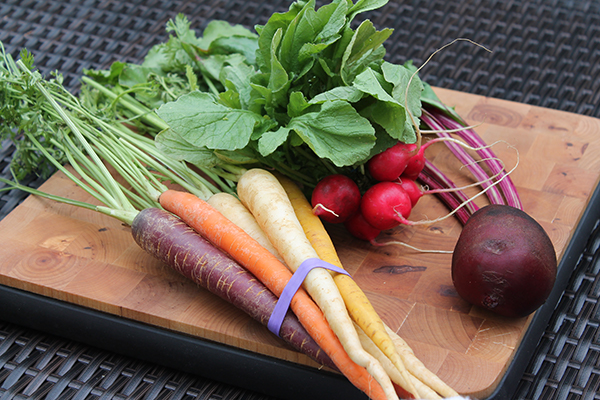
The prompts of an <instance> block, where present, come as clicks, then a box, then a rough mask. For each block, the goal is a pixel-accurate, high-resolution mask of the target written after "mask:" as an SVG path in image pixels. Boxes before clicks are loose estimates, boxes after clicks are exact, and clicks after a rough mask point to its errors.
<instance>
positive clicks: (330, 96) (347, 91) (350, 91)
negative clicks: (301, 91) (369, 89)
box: [310, 86, 363, 104]
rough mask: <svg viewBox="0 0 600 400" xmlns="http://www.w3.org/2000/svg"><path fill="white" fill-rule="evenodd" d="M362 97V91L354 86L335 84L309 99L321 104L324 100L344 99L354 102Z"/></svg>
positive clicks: (312, 102) (313, 102) (311, 101)
mask: <svg viewBox="0 0 600 400" xmlns="http://www.w3.org/2000/svg"><path fill="white" fill-rule="evenodd" d="M362 97H363V91H361V90H360V89H358V88H356V87H354V86H336V87H334V88H333V89H331V90H328V91H326V92H323V93H320V94H318V95H316V96H315V97H313V98H312V99H311V100H310V103H311V104H321V103H324V102H326V101H333V100H345V101H347V102H349V103H356V102H357V101H359V100H360V99H362Z"/></svg>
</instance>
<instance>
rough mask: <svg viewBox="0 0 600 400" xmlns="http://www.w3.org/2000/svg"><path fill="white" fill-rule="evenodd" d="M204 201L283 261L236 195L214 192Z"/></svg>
mask: <svg viewBox="0 0 600 400" xmlns="http://www.w3.org/2000/svg"><path fill="white" fill-rule="evenodd" d="M206 202H207V203H208V204H210V205H211V206H213V207H214V208H215V209H216V210H217V211H219V212H220V213H221V214H223V216H225V217H226V218H227V219H228V220H230V221H231V222H233V223H234V224H236V225H237V226H239V227H240V228H242V229H243V230H244V231H245V232H246V233H247V234H248V235H250V236H251V237H252V238H253V239H254V240H256V241H257V242H258V243H260V244H261V245H262V246H263V247H264V248H265V249H267V250H269V252H270V253H271V254H273V255H274V256H275V257H277V258H278V259H279V261H281V262H283V258H282V257H281V255H280V254H279V252H278V251H277V249H276V248H275V247H274V246H273V244H272V243H271V241H270V240H269V238H268V237H267V235H265V232H264V231H263V230H262V229H261V227H260V226H259V225H258V223H257V222H256V219H255V218H254V215H252V213H251V212H250V211H248V209H247V208H246V207H245V206H244V205H243V204H242V202H241V201H240V200H239V199H238V198H237V197H235V196H234V195H232V194H230V193H225V192H222V193H215V194H213V195H212V196H211V197H209V198H208V200H207V201H206Z"/></svg>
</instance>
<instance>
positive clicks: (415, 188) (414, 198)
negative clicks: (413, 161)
mask: <svg viewBox="0 0 600 400" xmlns="http://www.w3.org/2000/svg"><path fill="white" fill-rule="evenodd" d="M398 183H399V184H400V186H402V188H403V189H404V190H406V193H407V194H408V197H410V204H411V206H412V207H414V206H415V204H417V202H418V201H419V199H420V198H421V197H423V194H424V192H423V190H422V189H421V186H420V185H419V184H418V183H417V182H415V181H414V179H410V178H404V177H402V176H401V177H400V178H399V179H398Z"/></svg>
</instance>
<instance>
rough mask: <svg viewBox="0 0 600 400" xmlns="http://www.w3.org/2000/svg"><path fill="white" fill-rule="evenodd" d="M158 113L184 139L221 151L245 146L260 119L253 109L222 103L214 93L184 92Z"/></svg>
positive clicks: (162, 107) (198, 145)
mask: <svg viewBox="0 0 600 400" xmlns="http://www.w3.org/2000/svg"><path fill="white" fill-rule="evenodd" d="M157 112H158V115H159V116H160V117H161V118H162V119H163V120H164V121H165V122H166V123H167V124H168V125H169V126H170V128H171V129H173V130H174V131H175V132H177V134H178V135H179V136H181V138H183V139H184V140H185V141H187V142H189V143H191V144H192V145H194V146H196V147H207V148H209V149H219V150H236V149H241V148H244V147H245V146H246V145H247V144H248V142H249V140H250V136H251V135H252V131H253V130H254V126H255V125H256V123H257V122H260V119H261V117H260V116H259V115H257V114H255V113H253V112H250V111H246V110H239V109H233V108H230V107H226V106H224V105H222V104H219V103H218V102H217V100H216V99H215V97H214V96H213V95H211V94H209V93H203V92H192V93H190V94H187V95H183V96H181V97H180V98H179V99H177V101H174V102H170V103H167V104H164V105H162V106H161V107H160V108H159V109H158V111H157Z"/></svg>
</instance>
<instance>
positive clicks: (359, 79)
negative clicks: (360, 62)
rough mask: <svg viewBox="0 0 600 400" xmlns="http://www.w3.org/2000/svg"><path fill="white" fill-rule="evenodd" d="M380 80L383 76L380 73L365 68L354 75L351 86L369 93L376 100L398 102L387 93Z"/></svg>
mask: <svg viewBox="0 0 600 400" xmlns="http://www.w3.org/2000/svg"><path fill="white" fill-rule="evenodd" d="M382 80H383V77H382V76H381V75H380V74H378V73H377V72H375V71H374V70H373V69H371V68H367V69H365V70H364V71H363V72H361V73H360V74H358V75H357V76H356V78H355V79H354V82H352V86H353V87H354V88H356V89H358V90H360V91H361V92H363V93H367V94H370V95H371V96H373V97H375V98H376V99H377V100H380V101H385V102H391V103H398V104H399V102H398V101H397V100H396V99H395V98H393V97H392V95H391V94H390V93H388V91H387V90H386V88H384V86H383V85H384V82H382ZM386 83H387V82H386ZM390 89H391V88H390Z"/></svg>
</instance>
